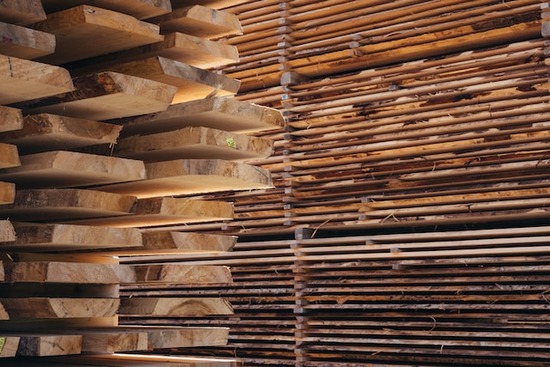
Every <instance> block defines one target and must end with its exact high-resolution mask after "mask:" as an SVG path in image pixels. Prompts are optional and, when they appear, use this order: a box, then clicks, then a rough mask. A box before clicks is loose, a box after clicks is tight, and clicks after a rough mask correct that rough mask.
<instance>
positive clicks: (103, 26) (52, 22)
mask: <svg viewBox="0 0 550 367" xmlns="http://www.w3.org/2000/svg"><path fill="white" fill-rule="evenodd" d="M33 27H34V28H35V29H37V30H40V31H43V32H48V33H51V34H54V35H55V38H56V40H57V47H56V51H55V53H53V54H51V55H48V56H44V57H41V58H40V59H39V61H41V62H45V63H49V64H54V65H60V64H65V63H68V62H71V61H75V60H82V59H87V58H91V57H93V56H98V55H105V54H108V53H111V52H115V51H120V50H125V49H130V48H133V47H138V46H143V45H147V44H151V43H155V42H159V41H162V36H161V35H160V34H159V27H158V26H156V25H154V24H150V23H145V22H141V21H139V20H137V19H135V18H134V17H132V16H129V15H126V14H121V13H118V12H114V11H111V10H106V9H101V8H97V7H93V6H88V5H81V6H77V7H74V8H70V9H67V10H63V11H59V12H56V13H52V14H49V15H48V19H47V20H44V21H42V22H38V23H36V24H34V25H33ZM92 40H93V41H92Z"/></svg>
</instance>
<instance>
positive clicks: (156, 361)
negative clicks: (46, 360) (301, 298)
mask: <svg viewBox="0 0 550 367" xmlns="http://www.w3.org/2000/svg"><path fill="white" fill-rule="evenodd" d="M54 361H55V362H57V363H62V364H68V365H69V366H76V365H80V364H85V365H90V364H91V365H92V366H102V367H151V366H155V367H237V366H240V363H238V362H237V361H235V360H234V359H223V358H201V357H171V356H165V355H144V354H139V355H135V354H91V355H86V356H66V357H57V358H55V360H54ZM31 363H32V364H31ZM42 366H43V362H42V364H41V362H40V361H38V362H36V361H34V362H30V361H26V363H25V367H42Z"/></svg>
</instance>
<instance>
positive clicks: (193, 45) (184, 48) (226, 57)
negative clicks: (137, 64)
mask: <svg viewBox="0 0 550 367" xmlns="http://www.w3.org/2000/svg"><path fill="white" fill-rule="evenodd" d="M157 56H160V57H165V58H167V59H171V60H176V61H180V62H183V63H184V64H188V65H192V66H195V67H198V68H203V69H208V68H214V67H220V66H223V65H227V64H230V63H234V62H237V61H238V60H239V53H238V51H237V48H236V47H235V46H231V45H227V44H225V43H222V42H214V41H210V40H207V39H203V38H200V37H194V36H191V35H188V34H184V33H177V32H176V33H169V34H167V35H165V36H164V40H163V41H162V42H157V43H154V44H151V45H147V46H143V47H138V48H133V49H130V50H125V51H121V52H115V53H111V54H108V55H105V56H98V57H95V58H92V59H89V60H86V62H74V63H71V64H70V69H71V71H72V72H74V73H75V75H83V74H88V73H93V72H97V71H98V70H108V69H109V68H110V67H112V66H114V65H117V64H120V63H125V62H130V61H135V60H140V59H146V58H149V57H157Z"/></svg>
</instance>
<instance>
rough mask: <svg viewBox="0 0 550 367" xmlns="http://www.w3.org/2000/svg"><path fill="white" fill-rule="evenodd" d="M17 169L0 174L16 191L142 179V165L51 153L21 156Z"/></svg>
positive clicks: (100, 157)
mask: <svg viewBox="0 0 550 367" xmlns="http://www.w3.org/2000/svg"><path fill="white" fill-rule="evenodd" d="M20 159H21V166H19V167H14V168H7V169H4V170H0V180H3V181H7V182H13V183H16V184H17V187H18V188H21V189H24V188H26V189H29V188H33V189H34V188H65V187H78V186H91V185H100V184H108V183H115V182H125V181H132V180H141V179H143V178H145V166H144V164H143V162H142V161H140V160H135V159H126V158H119V157H110V156H101V155H95V154H87V153H79V152H70V151H52V152H44V153H35V154H29V155H24V156H21V158H20Z"/></svg>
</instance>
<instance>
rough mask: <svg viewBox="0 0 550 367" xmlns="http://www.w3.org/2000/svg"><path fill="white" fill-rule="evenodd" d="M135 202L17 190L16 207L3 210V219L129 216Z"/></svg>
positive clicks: (0, 210)
mask: <svg viewBox="0 0 550 367" xmlns="http://www.w3.org/2000/svg"><path fill="white" fill-rule="evenodd" d="M135 201H136V198H135V197H132V196H125V195H118V194H111V193H106V192H101V191H93V190H78V189H59V190H56V189H43V190H17V192H16V194H15V201H14V203H13V204H10V205H5V206H1V207H0V216H2V217H4V218H6V217H9V218H10V219H13V220H20V221H21V220H24V221H36V220H38V221H40V220H42V221H55V220H57V221H60V220H67V219H73V220H74V219H75V218H93V217H104V216H117V215H129V213H130V211H131V210H132V207H133V205H134V204H135Z"/></svg>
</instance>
